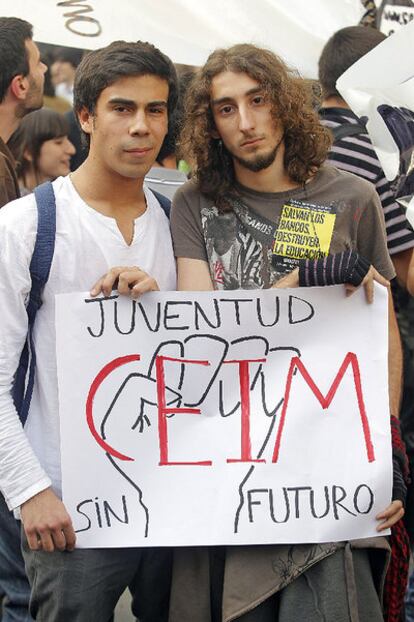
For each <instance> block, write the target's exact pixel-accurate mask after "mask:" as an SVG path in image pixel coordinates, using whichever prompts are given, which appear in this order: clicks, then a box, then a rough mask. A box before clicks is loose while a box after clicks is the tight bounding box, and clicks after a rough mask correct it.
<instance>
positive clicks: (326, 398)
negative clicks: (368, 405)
mask: <svg viewBox="0 0 414 622" xmlns="http://www.w3.org/2000/svg"><path fill="white" fill-rule="evenodd" d="M349 366H351V368H352V372H353V376H354V384H355V392H356V396H357V400H358V408H359V414H360V419H361V426H362V431H363V434H364V440H365V447H366V451H367V458H368V462H374V460H375V454H374V447H373V444H372V441H371V430H370V427H369V422H368V418H367V414H366V411H365V404H364V398H363V395H362V386H361V374H360V370H359V365H358V359H357V356H356V354H354V353H353V352H348V354H347V355H346V356H345V358H344V361H343V363H342V365H341V367H340V369H339V371H338V373H337V374H336V377H335V379H334V381H333V382H332V385H331V388H330V389H329V391H328V393H327V394H326V395H322V393H321V391H320V390H319V388H318V387H317V385H316V384H315V382H314V381H313V379H312V378H311V376H310V374H309V372H308V370H307V369H306V367H305V365H304V364H303V363H302V361H301V360H300V358H298V357H297V356H295V357H293V358H292V360H291V362H290V367H289V372H288V376H287V381H286V390H285V396H284V401H283V408H282V412H281V415H280V421H279V427H278V430H277V436H276V443H275V448H274V452H273V458H272V462H277V461H278V459H279V451H280V444H281V441H282V434H283V427H284V425H285V419H286V413H287V409H288V405H289V398H290V389H291V387H292V379H293V375H294V373H295V369H298V370H299V371H300V373H301V374H302V377H303V379H304V380H305V381H306V383H307V385H308V386H309V388H310V390H311V391H312V393H313V394H314V395H315V397H316V398H317V400H318V402H319V403H320V405H321V406H322V408H323V409H324V410H326V409H327V408H329V406H330V404H331V402H332V400H333V398H334V397H335V394H336V391H337V390H338V387H339V385H340V384H341V381H342V379H343V377H344V374H345V372H346V370H347V369H348V367H349Z"/></svg>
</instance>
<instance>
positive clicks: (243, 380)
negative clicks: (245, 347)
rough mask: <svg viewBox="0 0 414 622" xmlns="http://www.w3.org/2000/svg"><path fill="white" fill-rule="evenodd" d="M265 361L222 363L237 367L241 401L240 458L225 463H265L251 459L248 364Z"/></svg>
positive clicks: (229, 459) (244, 360) (250, 360)
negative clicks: (232, 364)
mask: <svg viewBox="0 0 414 622" xmlns="http://www.w3.org/2000/svg"><path fill="white" fill-rule="evenodd" d="M265 362H266V359H243V360H235V361H224V363H227V364H229V363H237V364H238V366H239V380H240V401H241V458H228V460H227V462H266V460H255V459H253V458H252V444H251V440H250V375H249V363H265Z"/></svg>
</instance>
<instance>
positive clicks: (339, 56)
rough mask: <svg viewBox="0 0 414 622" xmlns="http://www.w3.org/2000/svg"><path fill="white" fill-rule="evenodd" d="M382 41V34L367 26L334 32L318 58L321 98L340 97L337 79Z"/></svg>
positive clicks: (350, 27) (383, 36) (349, 27)
mask: <svg viewBox="0 0 414 622" xmlns="http://www.w3.org/2000/svg"><path fill="white" fill-rule="evenodd" d="M384 39H386V36H385V35H384V33H382V32H380V31H379V30H376V29H375V28H369V27H368V26H348V27H347V28H342V29H341V30H338V31H337V32H335V33H334V34H333V35H332V37H331V38H330V39H329V40H328V42H327V43H326V44H325V47H324V48H323V50H322V54H321V56H320V58H319V82H320V83H321V87H322V94H323V97H324V98H327V97H341V95H340V93H339V92H338V91H337V90H336V81H337V80H338V78H339V77H340V76H341V75H342V74H343V73H344V72H345V71H346V70H347V69H348V67H350V66H351V65H353V64H354V63H356V61H357V60H359V59H360V58H362V56H365V54H367V53H368V52H370V51H371V50H372V49H373V48H374V47H376V46H377V45H378V44H379V43H381V41H384Z"/></svg>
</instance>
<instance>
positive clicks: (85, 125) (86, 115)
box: [78, 108, 93, 134]
mask: <svg viewBox="0 0 414 622" xmlns="http://www.w3.org/2000/svg"><path fill="white" fill-rule="evenodd" d="M78 119H79V125H80V126H81V128H82V130H83V131H84V132H85V134H91V133H92V127H93V115H92V114H91V113H90V112H89V110H87V109H86V108H81V110H80V111H79V112H78Z"/></svg>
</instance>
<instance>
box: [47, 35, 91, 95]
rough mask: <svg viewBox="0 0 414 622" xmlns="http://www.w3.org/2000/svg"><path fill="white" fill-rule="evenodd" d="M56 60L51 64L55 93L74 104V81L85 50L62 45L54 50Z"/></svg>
mask: <svg viewBox="0 0 414 622" xmlns="http://www.w3.org/2000/svg"><path fill="white" fill-rule="evenodd" d="M53 56H54V61H53V63H52V65H51V66H50V73H51V76H52V81H53V83H54V85H55V93H56V95H58V96H59V97H63V99H66V100H67V101H68V102H69V103H70V105H72V104H73V83H74V81H75V72H76V67H77V66H78V65H79V63H80V62H81V60H82V56H83V50H79V49H77V48H67V47H61V48H58V49H57V50H56V51H55V52H54V55H53Z"/></svg>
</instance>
